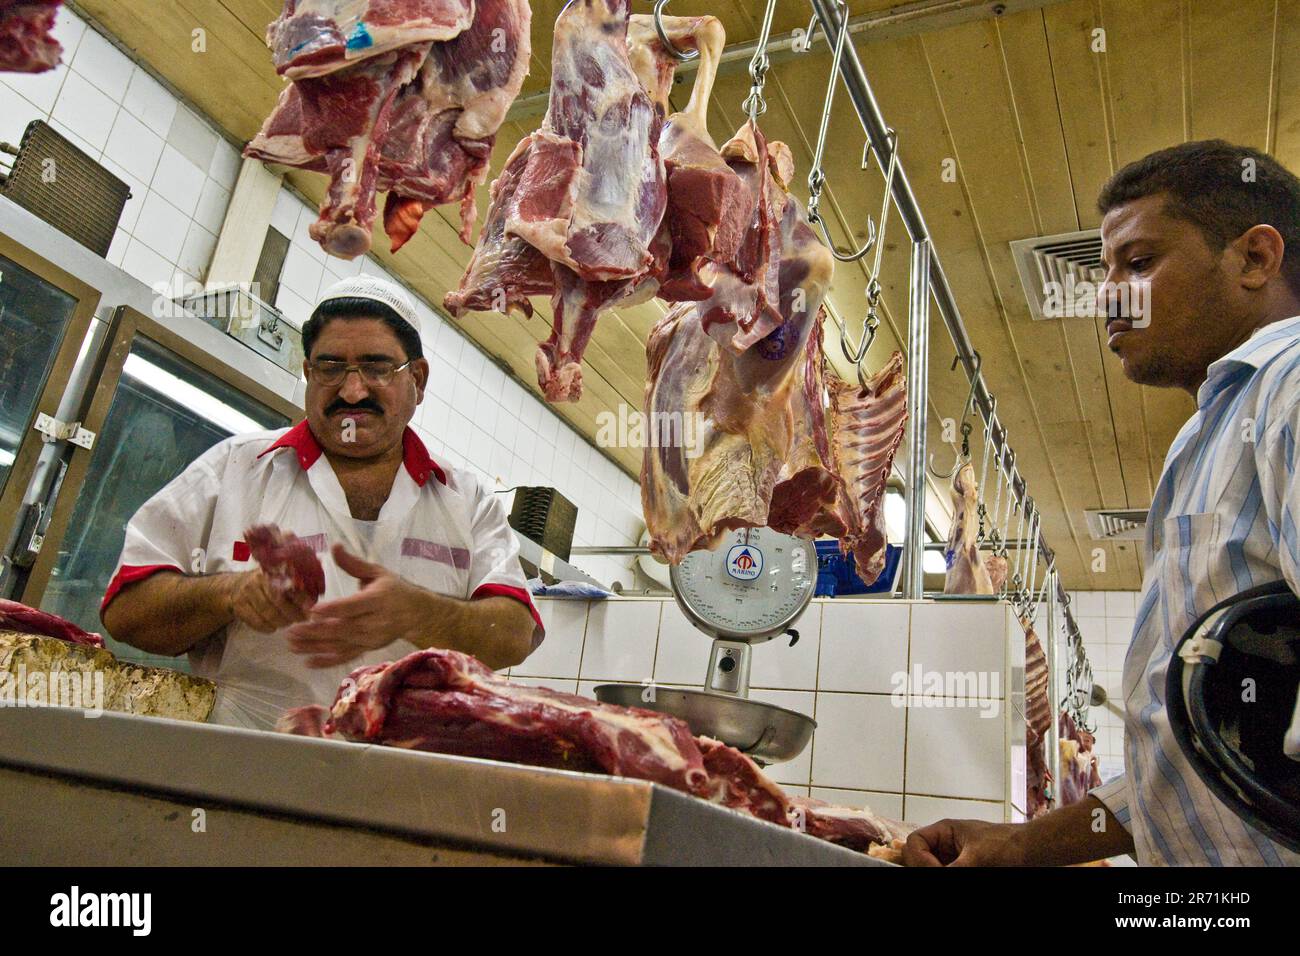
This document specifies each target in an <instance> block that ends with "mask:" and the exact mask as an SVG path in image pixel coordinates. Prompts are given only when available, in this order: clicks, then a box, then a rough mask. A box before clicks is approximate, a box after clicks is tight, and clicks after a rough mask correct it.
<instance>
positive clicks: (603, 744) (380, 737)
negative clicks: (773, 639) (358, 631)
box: [276, 649, 910, 855]
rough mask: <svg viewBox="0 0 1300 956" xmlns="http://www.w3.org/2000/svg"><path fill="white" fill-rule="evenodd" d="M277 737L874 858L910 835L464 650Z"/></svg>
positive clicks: (381, 682) (658, 724)
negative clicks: (779, 833)
mask: <svg viewBox="0 0 1300 956" xmlns="http://www.w3.org/2000/svg"><path fill="white" fill-rule="evenodd" d="M276 729H277V730H279V731H281V732H283V733H290V734H298V735H300V736H306V737H325V738H333V739H339V740H353V741H361V742H367V743H378V744H384V745H387V746H390V747H405V748H409V749H415V750H427V751H431V752H434V753H444V754H453V755H458V756H466V757H478V758H483V759H488V760H501V761H506V762H510V763H519V764H526V765H529V766H536V767H552V768H558V769H563V770H576V771H585V772H592V773H606V774H612V775H617V776H624V777H634V778H637V779H641V780H649V781H652V782H655V783H660V784H663V785H665V786H669V787H672V788H673V789H675V790H681V791H683V792H685V793H689V794H691V795H693V796H696V797H699V798H700V799H703V800H708V801H710V802H712V803H717V804H720V805H722V806H725V807H728V808H730V809H732V810H736V811H738V812H741V813H745V814H747V815H750V816H753V817H757V818H758V819H760V820H766V821H768V822H769V823H773V824H775V825H777V826H782V827H790V826H798V827H799V828H800V829H803V830H805V832H807V833H809V834H810V835H812V836H817V837H819V838H821V839H825V840H828V841H829V842H832V843H838V844H840V845H842V846H846V847H849V848H851V849H855V850H860V851H863V852H868V851H870V852H871V853H872V855H879V854H881V853H886V854H887V855H888V854H890V853H893V852H895V851H893V850H889V849H888V845H889V844H891V843H896V842H897V839H898V838H899V837H900V836H904V835H906V833H907V832H909V830H910V828H909V827H908V826H907V825H906V824H898V823H894V822H893V821H889V820H884V819H883V818H879V817H876V816H875V815H874V814H872V813H871V812H870V811H869V810H850V809H847V808H843V807H833V806H829V805H827V804H824V803H821V802H820V801H810V800H804V799H802V798H795V799H794V800H792V799H791V798H789V797H787V796H786V794H785V792H784V791H783V790H782V789H781V788H780V787H779V786H777V785H776V784H775V783H773V782H772V781H771V780H770V779H769V778H768V777H767V776H766V775H765V774H764V773H763V771H762V770H760V769H759V767H758V765H757V764H755V763H754V761H753V760H751V759H750V758H749V757H747V756H746V755H745V754H743V753H741V752H740V751H739V750H736V749H735V748H734V747H729V746H727V745H726V744H724V743H722V742H720V741H717V740H714V739H712V738H711V737H693V736H691V732H690V729H689V728H688V727H687V725H686V724H685V723H684V722H682V721H681V720H678V719H677V718H676V717H671V716H668V715H666V714H660V713H656V712H654V711H650V710H642V709H640V708H633V707H619V706H617V705H614V704H604V703H601V702H599V701H595V700H590V699H588V698H585V697H578V696H576V695H574V694H564V693H560V692H559V691H553V690H549V689H546V688H540V687H528V686H524V685H522V684H517V683H515V682H513V681H511V680H509V679H507V678H504V677H500V676H498V675H497V674H495V673H493V672H492V671H491V670H489V669H488V668H487V667H486V666H484V665H483V664H482V663H480V662H479V661H478V660H476V659H475V658H473V657H470V656H469V655H468V654H462V653H461V652H459V651H449V650H440V649H430V650H423V651H416V652H414V653H412V654H408V655H407V656H406V657H403V658H402V659H401V660H398V661H395V662H393V663H391V664H377V665H374V666H370V667H363V668H359V669H357V670H355V671H353V672H352V674H351V675H350V676H349V677H348V678H347V679H346V680H345V681H344V682H343V683H342V685H340V687H339V691H338V694H337V696H336V697H335V700H334V704H333V707H332V708H330V709H328V710H327V709H326V708H324V707H321V706H319V705H310V706H305V707H296V708H294V709H292V710H290V711H288V712H286V713H285V714H284V715H283V716H282V717H281V718H280V720H279V721H278V722H277V724H276ZM799 807H801V808H802V809H797V808H799Z"/></svg>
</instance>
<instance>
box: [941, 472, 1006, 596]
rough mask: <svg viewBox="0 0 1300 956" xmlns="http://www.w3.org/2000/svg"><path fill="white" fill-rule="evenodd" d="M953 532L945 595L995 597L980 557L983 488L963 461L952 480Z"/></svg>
mask: <svg viewBox="0 0 1300 956" xmlns="http://www.w3.org/2000/svg"><path fill="white" fill-rule="evenodd" d="M952 507H953V513H952V530H951V532H949V534H948V553H947V558H948V573H947V575H946V576H945V578H944V582H943V593H944V594H993V593H994V591H993V579H992V578H991V577H989V571H988V568H986V567H985V566H984V559H983V557H982V556H981V555H980V545H979V527H978V512H979V485H978V483H977V482H976V481H975V469H974V467H972V465H971V463H970V462H969V461H966V462H963V463H962V465H961V467H960V468H958V469H957V471H956V473H955V474H954V475H953V478H952Z"/></svg>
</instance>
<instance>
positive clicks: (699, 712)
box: [595, 528, 817, 763]
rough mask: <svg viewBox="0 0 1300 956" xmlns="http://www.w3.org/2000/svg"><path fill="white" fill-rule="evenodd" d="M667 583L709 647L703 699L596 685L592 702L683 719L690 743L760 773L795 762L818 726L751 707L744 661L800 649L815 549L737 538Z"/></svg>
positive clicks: (693, 556)
mask: <svg viewBox="0 0 1300 956" xmlns="http://www.w3.org/2000/svg"><path fill="white" fill-rule="evenodd" d="M670 578H671V581H672V588H673V595H674V596H675V597H676V599H677V604H678V606H679V607H680V608H681V609H682V613H683V614H685V615H686V619H687V620H689V621H690V622H691V624H693V625H694V626H695V627H696V628H697V629H698V630H700V631H702V632H704V634H705V635H707V636H708V637H709V638H710V639H711V640H712V643H713V646H712V650H711V651H710V653H709V662H708V669H707V671H706V672H705V677H704V690H703V691H694V690H676V689H668V688H660V687H645V686H643V685H641V684H602V685H600V686H599V687H597V688H596V689H595V691H596V698H597V699H598V700H600V701H602V702H605V703H611V704H621V705H623V706H626V707H641V708H645V709H649V710H657V711H660V712H663V713H667V714H672V715H673V716H675V717H680V718H681V719H682V720H685V721H686V723H687V724H688V725H689V726H690V728H691V730H692V731H693V732H694V733H696V734H702V735H705V736H708V737H713V738H716V739H718V740H721V741H722V742H723V743H725V744H729V745H730V746H732V747H735V748H736V749H737V750H740V751H742V752H744V753H746V754H748V755H749V756H750V757H752V758H753V759H754V760H756V761H758V762H759V763H778V762H781V761H785V760H792V759H793V758H795V757H797V756H798V755H799V754H800V753H801V752H802V751H803V749H804V747H806V746H807V745H808V741H809V740H810V739H811V738H812V732H813V729H814V728H815V727H816V726H817V724H816V722H815V721H814V720H813V719H812V718H811V717H807V716H805V715H804V714H800V713H798V712H797V711H793V710H787V709H786V708H784V707H777V706H775V705H773V704H765V703H761V702H759V701H755V700H750V699H749V698H748V694H749V669H750V655H751V651H752V648H753V646H754V645H755V644H762V643H764V642H766V641H770V640H772V639H773V638H775V637H777V636H779V635H782V634H789V635H790V637H791V640H790V646H794V643H795V642H796V641H797V640H798V639H799V634H798V632H797V631H795V630H793V629H792V625H793V624H794V622H795V621H796V620H798V618H799V615H801V614H802V613H803V612H804V610H805V609H806V608H807V607H808V603H809V602H810V601H811V600H812V596H813V591H814V590H815V589H816V584H817V551H816V549H815V547H814V546H813V543H812V542H811V541H806V540H804V539H802V538H796V537H793V536H791V535H787V534H781V533H779V532H776V531H773V530H772V529H770V528H742V529H740V530H737V531H733V532H729V533H728V534H727V535H726V536H724V537H723V539H722V542H721V543H720V544H719V545H718V546H717V547H716V548H714V549H713V550H711V551H692V552H691V553H690V554H688V555H687V556H686V557H685V558H683V559H682V561H681V563H680V564H678V565H676V566H675V567H673V568H672V570H671V572H670Z"/></svg>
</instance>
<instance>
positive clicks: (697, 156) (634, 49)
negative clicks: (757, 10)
mask: <svg viewBox="0 0 1300 956" xmlns="http://www.w3.org/2000/svg"><path fill="white" fill-rule="evenodd" d="M663 23H664V32H665V33H666V34H667V35H668V37H669V39H670V40H671V41H672V42H673V45H674V46H676V47H677V48H678V49H679V50H688V49H696V50H698V51H699V59H700V62H699V67H698V69H697V71H696V73H695V83H694V85H693V86H692V88H691V98H690V102H689V103H687V105H686V108H685V109H683V110H682V111H680V112H677V113H672V114H671V115H669V116H668V118H667V121H666V122H665V123H664V126H663V130H662V132H661V133H660V134H659V153H660V155H661V156H663V160H664V169H665V171H666V174H667V182H668V207H667V211H666V213H665V216H664V224H665V226H667V228H668V230H669V235H670V237H671V240H672V254H671V258H670V260H669V263H668V271H667V273H666V274H665V275H664V276H663V277H662V278H661V279H660V280H659V289H658V292H657V293H656V294H657V295H658V297H659V298H661V299H664V300H665V301H668V302H681V301H687V300H699V299H704V298H707V297H708V296H709V295H710V294H711V292H712V290H711V289H710V288H709V287H708V286H707V285H705V284H704V282H703V281H702V280H701V279H700V277H699V270H700V269H701V268H702V267H703V265H704V263H705V261H706V260H709V259H712V260H713V261H715V262H721V263H734V261H735V258H736V255H737V253H738V251H739V249H740V242H741V239H742V238H743V237H744V235H745V230H746V227H747V226H748V225H749V223H750V221H751V219H753V217H754V209H755V205H756V201H757V200H756V197H755V195H754V194H753V193H751V192H750V190H749V188H748V187H747V185H746V184H745V183H744V181H742V180H741V178H740V176H739V175H738V174H737V173H736V171H735V170H733V169H732V168H731V167H730V166H728V165H727V161H726V160H725V159H724V158H723V156H722V154H721V153H720V152H719V151H718V147H717V145H716V144H715V143H714V142H713V138H712V137H711V136H710V135H709V130H708V105H709V96H710V95H711V94H712V91H713V84H714V80H715V79H716V77H717V70H718V64H719V61H720V57H721V55H722V49H723V47H724V46H725V45H726V39H727V38H726V32H725V31H724V30H723V28H722V24H721V22H720V21H719V20H718V19H717V18H716V17H664V18H663ZM628 49H629V51H630V53H631V58H632V64H633V67H634V69H635V70H636V71H637V73H638V75H639V76H640V77H641V81H642V84H643V85H644V86H645V87H646V89H647V90H649V91H650V94H651V97H652V98H653V99H654V101H655V103H656V104H657V105H658V106H659V107H660V110H661V111H662V112H663V113H665V114H667V113H668V112H669V110H670V108H671V107H670V104H669V101H668V94H669V91H670V90H671V87H672V81H673V75H674V72H675V70H676V64H677V60H676V58H675V57H673V56H672V54H671V53H670V52H669V51H668V50H667V49H666V48H665V47H664V45H663V43H662V41H661V40H660V39H659V36H658V33H657V32H656V30H655V28H654V18H653V17H649V16H640V15H638V16H634V17H632V18H631V20H630V22H629V25H628Z"/></svg>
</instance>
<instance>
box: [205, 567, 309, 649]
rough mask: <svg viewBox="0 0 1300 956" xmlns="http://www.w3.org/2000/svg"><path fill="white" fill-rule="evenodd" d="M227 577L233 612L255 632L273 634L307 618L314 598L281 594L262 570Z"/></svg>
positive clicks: (228, 593) (230, 604)
mask: <svg viewBox="0 0 1300 956" xmlns="http://www.w3.org/2000/svg"><path fill="white" fill-rule="evenodd" d="M227 577H228V580H229V584H228V591H227V595H228V598H227V599H228V601H229V606H230V613H231V614H232V615H234V617H235V618H237V619H238V620H240V621H243V622H244V623H245V624H247V625H248V626H249V627H251V628H252V629H253V630H255V631H261V632H262V633H263V634H270V633H271V632H272V631H278V630H280V628H282V627H288V626H289V625H290V624H293V623H295V622H297V621H305V620H306V619H307V612H308V610H310V608H311V598H309V597H307V596H306V595H305V594H282V593H280V592H278V591H277V590H276V589H275V588H274V587H272V586H271V579H270V578H268V577H267V576H266V574H265V573H263V572H262V571H261V569H254V570H252V571H241V572H238V573H236V574H231V575H228V576H227ZM223 583H224V582H223Z"/></svg>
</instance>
